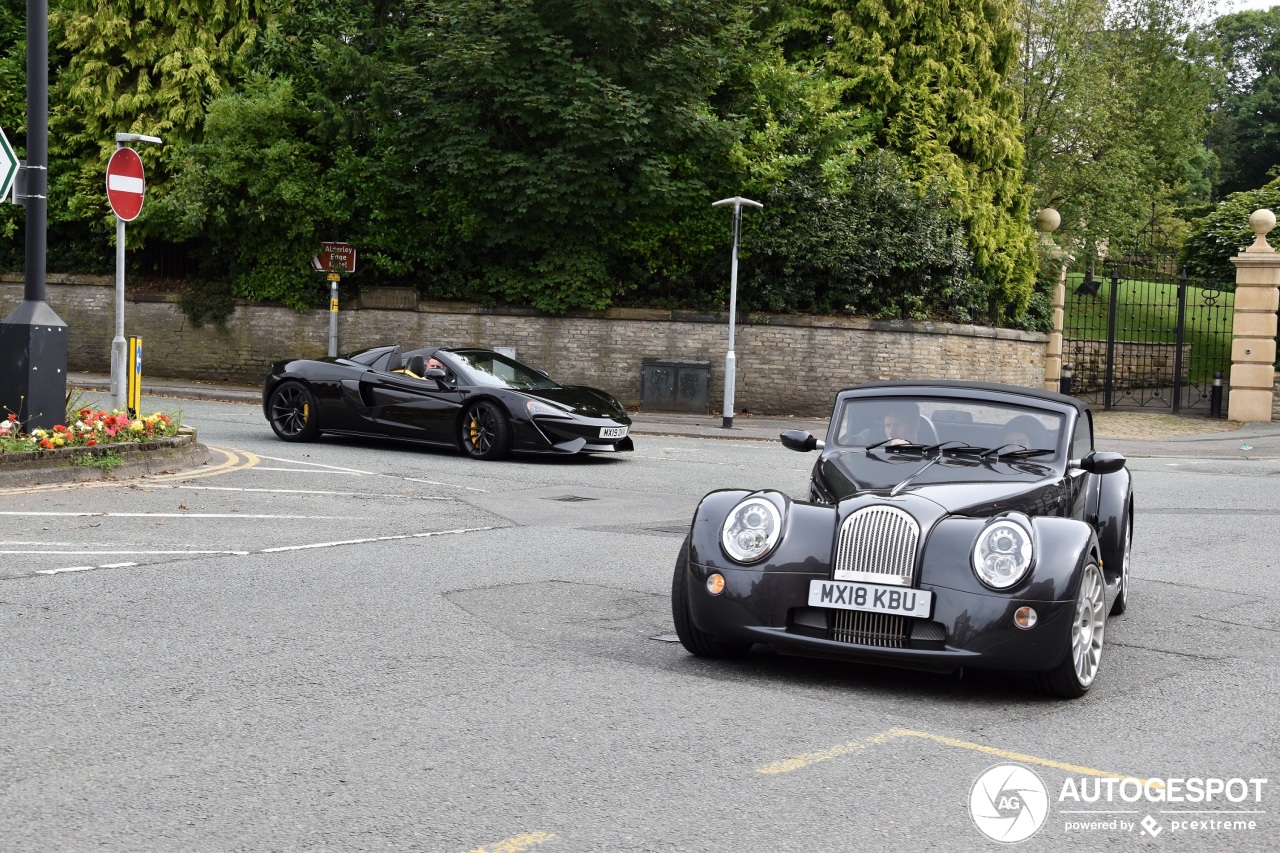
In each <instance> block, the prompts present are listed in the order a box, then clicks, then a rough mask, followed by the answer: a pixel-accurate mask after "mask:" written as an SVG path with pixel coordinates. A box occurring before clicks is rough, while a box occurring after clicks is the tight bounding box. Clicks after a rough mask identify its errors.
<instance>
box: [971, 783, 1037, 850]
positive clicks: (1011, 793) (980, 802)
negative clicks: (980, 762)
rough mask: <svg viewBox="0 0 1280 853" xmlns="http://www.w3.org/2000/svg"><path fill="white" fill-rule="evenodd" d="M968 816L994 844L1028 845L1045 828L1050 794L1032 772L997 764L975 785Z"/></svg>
mask: <svg viewBox="0 0 1280 853" xmlns="http://www.w3.org/2000/svg"><path fill="white" fill-rule="evenodd" d="M969 814H970V815H971V816H972V817H973V824H974V826H976V827H978V831H979V832H981V833H982V834H983V835H985V836H987V838H990V839H991V840H992V841H1003V842H1006V843H1010V844H1012V843H1014V842H1017V841H1025V840H1026V839H1028V838H1030V837H1031V836H1033V835H1035V834H1036V831H1037V830H1039V829H1040V827H1041V826H1043V825H1044V819H1045V818H1046V817H1048V815H1049V793H1048V791H1047V790H1046V789H1045V787H1044V782H1042V781H1040V777H1039V776H1037V775H1036V774H1035V772H1034V771H1033V770H1030V769H1029V768H1026V767H1023V766H1022V765H1021V764H998V765H996V766H995V767H992V768H991V769H990V770H987V771H986V772H985V773H983V774H982V775H981V776H979V777H978V781H976V782H974V783H973V789H972V790H971V791H970V792H969Z"/></svg>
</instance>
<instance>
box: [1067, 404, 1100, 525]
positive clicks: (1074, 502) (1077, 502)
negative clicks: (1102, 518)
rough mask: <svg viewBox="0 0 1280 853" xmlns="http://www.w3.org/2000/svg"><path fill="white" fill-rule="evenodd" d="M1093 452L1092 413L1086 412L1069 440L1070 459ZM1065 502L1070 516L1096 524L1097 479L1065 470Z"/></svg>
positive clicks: (1080, 471) (1076, 458)
mask: <svg viewBox="0 0 1280 853" xmlns="http://www.w3.org/2000/svg"><path fill="white" fill-rule="evenodd" d="M1092 452H1093V413H1092V412H1089V411H1086V412H1085V413H1084V417H1081V418H1077V419H1076V423H1075V432H1074V433H1073V435H1072V438H1071V459H1073V460H1080V459H1083V458H1085V457H1086V456H1088V455H1089V454H1090V453H1092ZM1067 502H1068V506H1069V507H1070V510H1069V512H1070V516H1071V517H1072V518H1078V519H1080V520H1081V521H1088V522H1089V523H1090V524H1096V523H1097V519H1096V518H1091V516H1093V515H1096V511H1097V510H1096V507H1097V505H1098V477H1097V476H1095V475H1093V474H1090V473H1089V472H1087V471H1083V470H1081V469H1079V468H1073V467H1069V468H1068V469H1067Z"/></svg>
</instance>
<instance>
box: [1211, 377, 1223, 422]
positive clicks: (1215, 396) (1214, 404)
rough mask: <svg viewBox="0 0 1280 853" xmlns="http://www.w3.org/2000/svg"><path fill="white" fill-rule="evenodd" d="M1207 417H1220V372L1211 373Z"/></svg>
mask: <svg viewBox="0 0 1280 853" xmlns="http://www.w3.org/2000/svg"><path fill="white" fill-rule="evenodd" d="M1209 417H1211V418H1220V417H1222V371H1221V370H1215V371H1214V372H1213V388H1212V389H1211V390H1210V391H1209Z"/></svg>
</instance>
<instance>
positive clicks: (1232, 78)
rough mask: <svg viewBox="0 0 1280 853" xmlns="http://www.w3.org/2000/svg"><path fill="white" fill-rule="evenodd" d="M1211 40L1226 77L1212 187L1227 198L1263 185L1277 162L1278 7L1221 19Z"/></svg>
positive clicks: (1279, 100)
mask: <svg viewBox="0 0 1280 853" xmlns="http://www.w3.org/2000/svg"><path fill="white" fill-rule="evenodd" d="M1211 37H1212V38H1213V39H1214V42H1215V46H1216V48H1217V56H1218V61H1219V63H1220V67H1221V69H1222V71H1223V74H1224V78H1225V85H1224V86H1223V92H1222V97H1221V101H1220V103H1219V104H1218V108H1217V110H1216V112H1215V113H1214V119H1215V120H1214V125H1213V150H1214V152H1215V153H1216V154H1217V155H1218V160H1219V161H1220V163H1221V172H1220V174H1219V178H1218V181H1217V184H1216V186H1215V189H1216V191H1217V192H1218V193H1219V194H1231V193H1235V192H1240V191H1242V190H1250V189H1255V188H1257V187H1260V186H1262V185H1263V184H1264V183H1267V181H1268V180H1269V178H1268V175H1269V174H1270V172H1271V170H1272V169H1274V168H1275V167H1276V165H1277V164H1280V6H1273V7H1272V8H1271V9H1269V10H1266V11H1262V10H1249V11H1244V12H1237V13H1236V14H1234V15H1224V16H1222V17H1220V18H1218V19H1217V20H1216V21H1214V23H1213V26H1212V28H1211Z"/></svg>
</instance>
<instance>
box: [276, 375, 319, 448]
mask: <svg viewBox="0 0 1280 853" xmlns="http://www.w3.org/2000/svg"><path fill="white" fill-rule="evenodd" d="M267 411H268V412H269V413H270V418H269V420H270V421H271V428H272V429H273V430H275V433H276V435H278V436H280V438H282V439H284V440H285V441H314V440H315V439H316V437H317V436H318V435H320V411H319V408H318V407H317V406H316V397H315V395H314V394H312V393H311V390H310V389H309V388H307V386H305V385H303V384H302V383H300V382H282V383H280V384H279V385H278V386H276V389H275V390H274V391H272V392H271V400H270V401H269V402H268V404H267Z"/></svg>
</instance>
